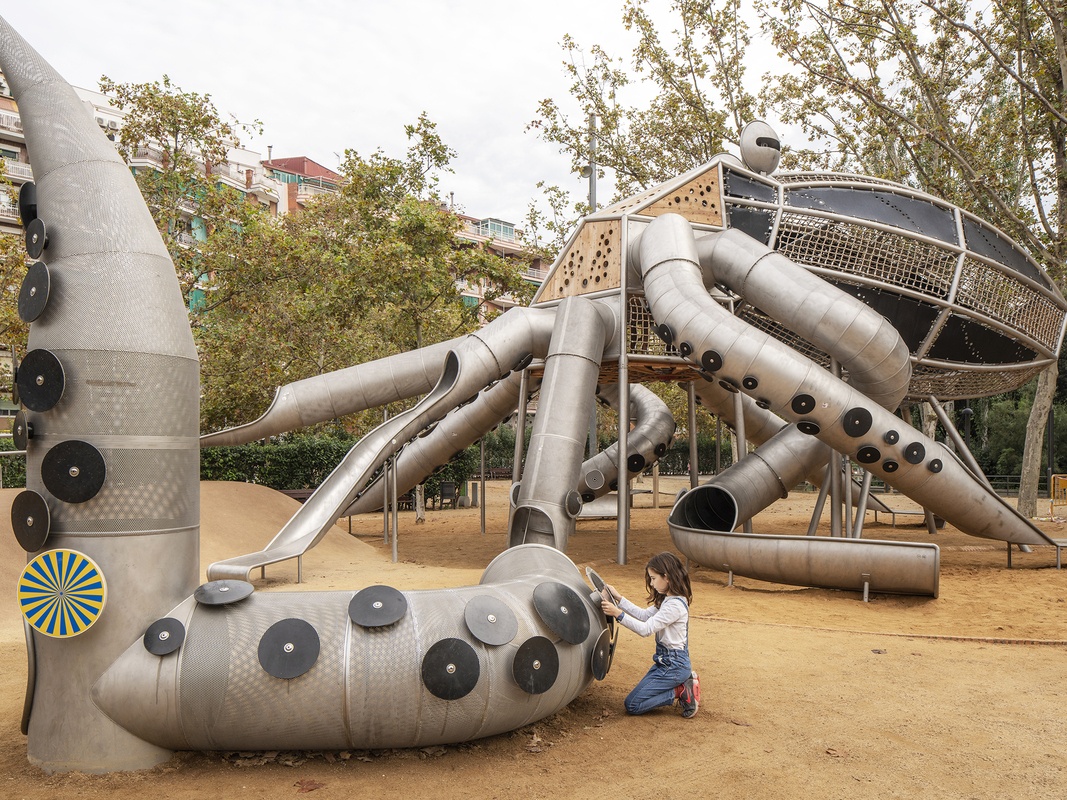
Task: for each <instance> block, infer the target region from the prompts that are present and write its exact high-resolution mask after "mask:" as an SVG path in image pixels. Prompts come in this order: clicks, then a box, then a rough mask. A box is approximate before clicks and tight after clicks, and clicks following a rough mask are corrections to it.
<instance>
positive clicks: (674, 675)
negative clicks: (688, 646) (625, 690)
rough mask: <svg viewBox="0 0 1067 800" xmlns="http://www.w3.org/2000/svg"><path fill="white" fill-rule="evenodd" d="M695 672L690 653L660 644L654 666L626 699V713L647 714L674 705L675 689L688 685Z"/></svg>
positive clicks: (657, 647)
mask: <svg viewBox="0 0 1067 800" xmlns="http://www.w3.org/2000/svg"><path fill="white" fill-rule="evenodd" d="M692 671H693V668H692V667H691V666H690V664H689V651H688V650H669V649H668V648H666V647H664V646H663V645H661V644H657V645H656V654H655V655H654V656H653V657H652V667H651V668H650V669H649V670H648V672H647V673H645V677H643V678H642V679H641V680H640V681H639V682H638V684H637V686H635V687H634V689H633V691H632V692H630V694H628V695H627V696H626V702H625V703H624V705H625V706H626V713H627V714H644V713H645V712H646V711H651V710H652V709H654V708H659V707H660V706H669V705H671V704H672V703H673V702H674V687H675V686H677V685H679V684H681V683H685V681H687V680H688V679H689V676H690V674H691V673H692Z"/></svg>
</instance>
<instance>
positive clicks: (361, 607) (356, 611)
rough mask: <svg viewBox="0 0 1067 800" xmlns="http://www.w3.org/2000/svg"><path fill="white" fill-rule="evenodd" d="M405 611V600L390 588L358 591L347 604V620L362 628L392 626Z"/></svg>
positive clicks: (378, 587) (395, 590)
mask: <svg viewBox="0 0 1067 800" xmlns="http://www.w3.org/2000/svg"><path fill="white" fill-rule="evenodd" d="M407 611H408V601H407V598H406V597H404V595H403V594H402V593H401V592H400V591H398V590H397V589H394V588H393V587H392V586H368V587H367V588H365V589H360V590H359V591H358V592H356V594H355V596H354V597H353V598H352V600H351V601H349V603H348V616H349V618H350V619H351V620H352V621H353V622H354V623H356V624H357V625H360V626H362V627H364V628H380V627H382V626H383V625H392V624H393V623H394V622H396V621H397V620H399V619H400V618H401V617H403V616H404V615H405V614H406V613H407Z"/></svg>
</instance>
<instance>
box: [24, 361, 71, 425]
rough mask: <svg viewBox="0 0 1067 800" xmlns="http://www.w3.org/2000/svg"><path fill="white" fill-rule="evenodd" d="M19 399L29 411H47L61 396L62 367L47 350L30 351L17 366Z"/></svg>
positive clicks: (62, 382) (62, 383)
mask: <svg viewBox="0 0 1067 800" xmlns="http://www.w3.org/2000/svg"><path fill="white" fill-rule="evenodd" d="M16 382H17V383H18V387H19V397H20V398H21V399H22V402H23V404H24V405H25V406H26V408H28V409H30V411H48V410H49V409H51V408H53V407H55V404H56V403H58V402H59V399H60V398H61V397H62V396H63V385H64V376H63V365H62V364H61V363H60V362H59V359H58V358H56V356H55V354H54V353H51V352H49V351H48V350H40V349H38V350H31V351H30V352H28V353H27V354H26V357H25V358H24V359H22V363H21V364H19V371H18V377H17V378H16Z"/></svg>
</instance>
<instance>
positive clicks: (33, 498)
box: [11, 489, 52, 553]
mask: <svg viewBox="0 0 1067 800" xmlns="http://www.w3.org/2000/svg"><path fill="white" fill-rule="evenodd" d="M51 525H52V518H51V515H50V514H49V512H48V503H46V502H45V499H44V498H43V497H41V495H39V494H37V492H35V491H33V490H32V489H27V490H25V491H23V492H19V493H18V495H16V496H15V499H14V500H12V501H11V528H12V530H14V531H15V538H16V539H17V540H18V543H19V545H20V546H21V547H22V549H23V550H25V551H26V552H27V553H37V552H40V551H41V550H43V549H44V543H45V540H47V539H48V531H49V529H50V528H51Z"/></svg>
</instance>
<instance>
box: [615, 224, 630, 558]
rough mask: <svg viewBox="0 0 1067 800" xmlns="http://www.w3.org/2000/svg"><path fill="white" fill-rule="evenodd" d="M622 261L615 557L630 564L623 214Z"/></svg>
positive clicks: (625, 229) (624, 227)
mask: <svg viewBox="0 0 1067 800" xmlns="http://www.w3.org/2000/svg"><path fill="white" fill-rule="evenodd" d="M619 226H620V231H619V233H620V236H621V239H622V241H621V243H620V245H621V246H620V248H619V250H620V251H621V253H622V264H621V265H620V269H619V454H618V461H619V465H618V466H619V478H618V484H619V502H618V506H617V514H618V516H617V520H616V522H617V525H616V530H617V532H618V540H617V542H616V554H615V560H616V561H618V562H619V564H620V565H625V564H626V539H627V536H628V534H629V530H630V468H629V466H628V465H627V463H626V460H627V456H628V455H629V438H630V362H629V352H630V341H629V339H630V335H629V334H630V303H629V297H630V290H629V286H628V285H627V284H628V281H627V278H628V273H629V271H630V265H629V263H628V259H627V257H626V253H627V250H628V248H629V246H630V237H629V227H630V222H629V220H628V219H627V218H626V217H625V216H623V218H622V219H621V220H620V221H619Z"/></svg>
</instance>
